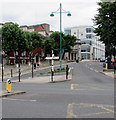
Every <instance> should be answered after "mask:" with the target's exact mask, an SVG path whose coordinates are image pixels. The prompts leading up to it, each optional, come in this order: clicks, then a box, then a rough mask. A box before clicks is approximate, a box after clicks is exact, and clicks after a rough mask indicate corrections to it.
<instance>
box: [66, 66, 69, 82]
mask: <svg viewBox="0 0 116 120" xmlns="http://www.w3.org/2000/svg"><path fill="white" fill-rule="evenodd" d="M68 70H69V68H68V65H66V80H68Z"/></svg>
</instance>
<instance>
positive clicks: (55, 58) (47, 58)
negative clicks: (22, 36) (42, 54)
mask: <svg viewBox="0 0 116 120" xmlns="http://www.w3.org/2000/svg"><path fill="white" fill-rule="evenodd" d="M45 59H46V60H57V59H59V57H46V58H45Z"/></svg>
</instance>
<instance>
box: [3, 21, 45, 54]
mask: <svg viewBox="0 0 116 120" xmlns="http://www.w3.org/2000/svg"><path fill="white" fill-rule="evenodd" d="M2 38H3V50H4V52H5V53H6V54H9V53H10V52H11V51H14V52H15V51H22V52H23V51H30V52H31V51H32V50H34V49H35V48H37V47H42V40H43V39H44V37H43V36H42V35H41V34H38V33H35V32H31V33H30V32H27V31H23V30H21V29H20V27H19V26H18V24H14V23H8V24H5V25H4V26H3V27H2Z"/></svg>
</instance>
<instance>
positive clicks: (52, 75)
mask: <svg viewBox="0 0 116 120" xmlns="http://www.w3.org/2000/svg"><path fill="white" fill-rule="evenodd" d="M53 77H54V71H52V70H51V82H53Z"/></svg>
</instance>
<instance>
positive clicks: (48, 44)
mask: <svg viewBox="0 0 116 120" xmlns="http://www.w3.org/2000/svg"><path fill="white" fill-rule="evenodd" d="M53 49H54V39H52V38H47V39H46V40H44V53H45V54H51V53H52V50H53Z"/></svg>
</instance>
